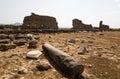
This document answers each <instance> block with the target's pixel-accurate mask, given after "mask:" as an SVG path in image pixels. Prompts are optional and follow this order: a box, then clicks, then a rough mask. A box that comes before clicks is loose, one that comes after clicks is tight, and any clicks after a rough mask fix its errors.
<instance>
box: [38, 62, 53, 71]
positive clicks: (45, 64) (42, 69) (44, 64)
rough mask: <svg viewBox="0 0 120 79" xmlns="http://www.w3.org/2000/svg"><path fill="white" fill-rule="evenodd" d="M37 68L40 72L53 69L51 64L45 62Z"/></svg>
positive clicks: (40, 63)
mask: <svg viewBox="0 0 120 79" xmlns="http://www.w3.org/2000/svg"><path fill="white" fill-rule="evenodd" d="M36 67H37V69H38V70H39V71H44V70H48V69H51V66H50V64H49V63H48V62H43V61H41V62H39V64H37V66H36Z"/></svg>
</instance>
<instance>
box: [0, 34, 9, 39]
mask: <svg viewBox="0 0 120 79" xmlns="http://www.w3.org/2000/svg"><path fill="white" fill-rule="evenodd" d="M0 39H9V35H8V34H0Z"/></svg>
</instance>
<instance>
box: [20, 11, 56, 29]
mask: <svg viewBox="0 0 120 79" xmlns="http://www.w3.org/2000/svg"><path fill="white" fill-rule="evenodd" d="M22 29H58V23H57V21H56V18H54V17H51V16H42V15H37V14H34V13H31V16H26V17H25V18H24V21H23V25H22Z"/></svg>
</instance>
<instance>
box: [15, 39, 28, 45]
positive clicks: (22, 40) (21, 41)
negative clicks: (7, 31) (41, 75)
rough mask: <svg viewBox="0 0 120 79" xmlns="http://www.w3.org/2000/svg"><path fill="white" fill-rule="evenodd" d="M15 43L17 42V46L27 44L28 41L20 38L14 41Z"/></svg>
mask: <svg viewBox="0 0 120 79" xmlns="http://www.w3.org/2000/svg"><path fill="white" fill-rule="evenodd" d="M13 43H14V44H16V45H17V46H22V45H25V43H27V41H26V40H25V39H19V40H16V41H14V42H13Z"/></svg>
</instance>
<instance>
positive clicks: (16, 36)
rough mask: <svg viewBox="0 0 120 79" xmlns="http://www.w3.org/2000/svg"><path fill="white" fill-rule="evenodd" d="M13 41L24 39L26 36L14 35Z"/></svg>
mask: <svg viewBox="0 0 120 79" xmlns="http://www.w3.org/2000/svg"><path fill="white" fill-rule="evenodd" d="M15 39H26V36H25V35H23V34H16V35H15Z"/></svg>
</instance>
